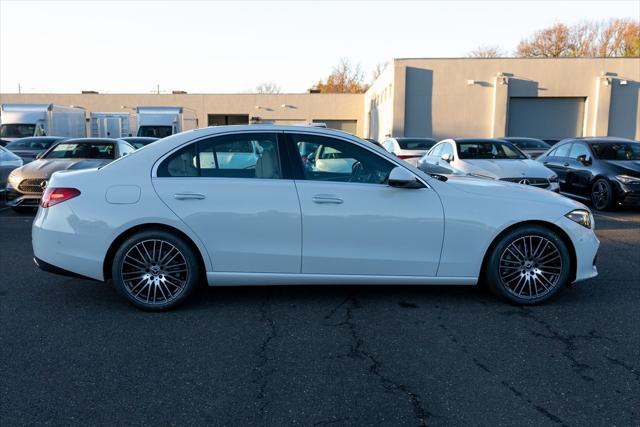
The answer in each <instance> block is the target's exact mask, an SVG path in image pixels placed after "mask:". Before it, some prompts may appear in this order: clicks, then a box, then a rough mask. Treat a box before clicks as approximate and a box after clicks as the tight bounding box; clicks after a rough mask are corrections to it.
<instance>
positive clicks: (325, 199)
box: [311, 194, 343, 205]
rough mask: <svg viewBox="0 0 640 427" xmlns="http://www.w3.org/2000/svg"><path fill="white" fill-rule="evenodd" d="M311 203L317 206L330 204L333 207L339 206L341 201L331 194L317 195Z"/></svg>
mask: <svg viewBox="0 0 640 427" xmlns="http://www.w3.org/2000/svg"><path fill="white" fill-rule="evenodd" d="M311 200H313V203H318V204H327V203H331V204H334V205H341V204H342V202H343V200H342V199H341V198H340V197H337V196H332V195H331V194H317V195H315V196H313V197H312V198H311Z"/></svg>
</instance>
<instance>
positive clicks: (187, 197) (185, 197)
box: [173, 193, 204, 200]
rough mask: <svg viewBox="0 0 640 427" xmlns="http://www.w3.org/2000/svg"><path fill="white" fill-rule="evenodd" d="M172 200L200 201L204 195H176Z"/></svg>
mask: <svg viewBox="0 0 640 427" xmlns="http://www.w3.org/2000/svg"><path fill="white" fill-rule="evenodd" d="M173 198H174V199H176V200H202V199H204V194H200V193H176V194H174V195H173Z"/></svg>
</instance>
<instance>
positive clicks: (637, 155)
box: [591, 142, 640, 160]
mask: <svg viewBox="0 0 640 427" xmlns="http://www.w3.org/2000/svg"><path fill="white" fill-rule="evenodd" d="M591 149H592V150H593V152H594V153H595V155H596V157H597V158H599V159H601V160H640V143H638V142H612V143H606V144H605V143H599V144H591Z"/></svg>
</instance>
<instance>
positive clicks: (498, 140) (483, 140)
mask: <svg viewBox="0 0 640 427" xmlns="http://www.w3.org/2000/svg"><path fill="white" fill-rule="evenodd" d="M451 140H453V141H455V142H461V143H465V142H467V143H478V142H497V143H500V144H503V143H504V142H505V140H504V139H500V138H451Z"/></svg>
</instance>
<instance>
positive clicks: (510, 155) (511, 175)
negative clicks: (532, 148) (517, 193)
mask: <svg viewBox="0 0 640 427" xmlns="http://www.w3.org/2000/svg"><path fill="white" fill-rule="evenodd" d="M541 166H542V167H541ZM418 168H420V169H421V170H423V171H424V172H426V173H438V174H451V173H458V174H466V175H471V176H475V177H478V178H488V179H497V180H501V181H508V182H513V183H517V184H524V185H531V186H533V187H537V188H544V189H547V190H551V191H555V192H558V191H559V187H558V176H557V175H556V174H554V173H553V171H552V170H550V169H548V168H547V167H544V166H543V165H541V164H540V163H538V162H536V161H535V160H531V159H529V158H528V157H527V156H526V155H525V154H524V153H522V152H521V151H520V150H518V148H517V147H516V146H514V145H513V144H511V143H509V142H506V141H503V140H500V139H488V138H484V139H483V138H458V139H445V140H444V141H441V142H439V143H438V145H436V146H434V147H433V148H432V149H431V150H429V152H428V153H427V154H426V155H425V156H424V157H422V158H421V159H420V160H419V161H418Z"/></svg>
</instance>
